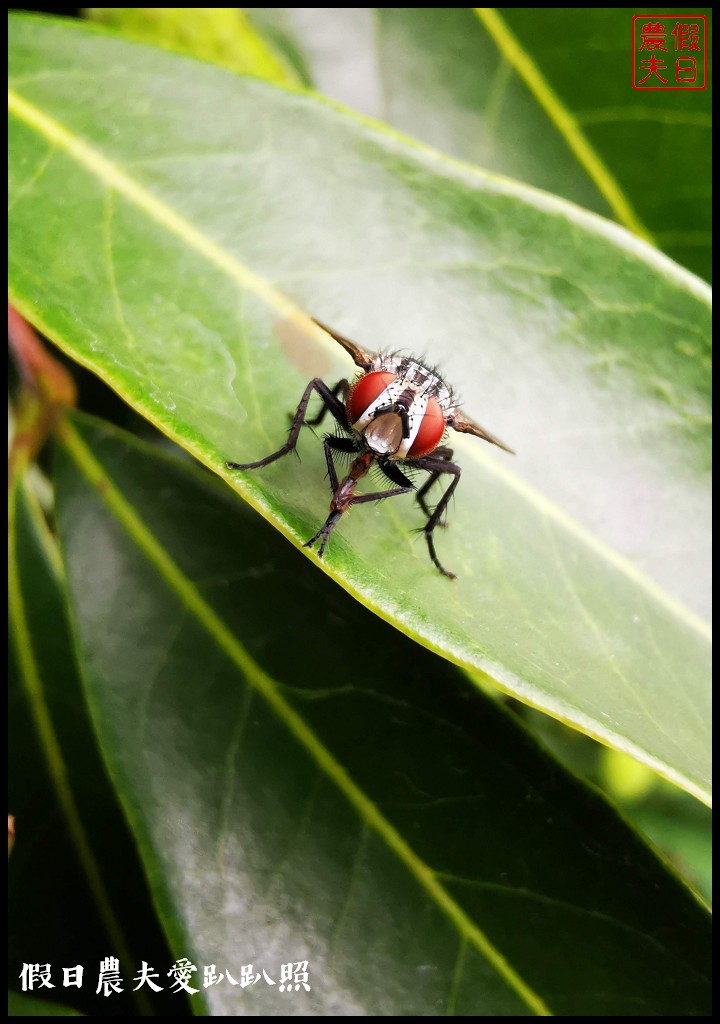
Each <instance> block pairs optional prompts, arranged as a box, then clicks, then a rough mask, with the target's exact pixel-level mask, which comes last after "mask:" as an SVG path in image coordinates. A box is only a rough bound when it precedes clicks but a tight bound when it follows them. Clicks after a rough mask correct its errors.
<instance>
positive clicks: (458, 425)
mask: <svg viewBox="0 0 720 1024" xmlns="http://www.w3.org/2000/svg"><path fill="white" fill-rule="evenodd" d="M447 424H448V426H449V427H452V428H453V430H457V432H458V433H459V434H474V436H475V437H481V438H482V439H483V441H489V442H490V444H496V445H497V446H498V448H502V450H503V451H505V452H510V454H511V455H515V452H514V451H513V449H512V448H508V446H507V445H506V444H503V442H502V441H500V440H498V438H497V437H495V436H494V435H493V434H491V433H489V432H488V431H487V430H484V429H483V428H482V427H481V426H480V425H479V424H477V423H475V422H474V421H473V420H471V419H468V417H467V416H463V415H461V413H459V412H456V413H454V414H453V416H452V417H451V418H449V419H448V421H447Z"/></svg>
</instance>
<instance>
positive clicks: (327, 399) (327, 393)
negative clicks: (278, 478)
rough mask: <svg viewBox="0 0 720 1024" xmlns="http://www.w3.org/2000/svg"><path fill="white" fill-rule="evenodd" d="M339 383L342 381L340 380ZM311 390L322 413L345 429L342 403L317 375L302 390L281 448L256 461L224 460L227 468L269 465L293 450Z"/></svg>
mask: <svg viewBox="0 0 720 1024" xmlns="http://www.w3.org/2000/svg"><path fill="white" fill-rule="evenodd" d="M340 383H342V381H341V382H340ZM313 391H317V393H318V394H319V395H320V397H321V398H322V400H323V403H324V404H323V415H324V413H325V412H330V413H332V415H333V416H334V417H335V419H336V420H337V422H338V423H339V424H340V426H341V427H342V428H343V429H344V430H347V416H346V415H345V406H344V404H343V403H342V402H341V401H340V399H339V398H338V397H337V395H336V394H334V392H333V391H332V390H331V389H330V388H329V387H328V386H327V384H326V383H325V381H323V380H320V378H319V377H315V378H314V379H313V380H311V381H310V383H309V384H308V386H307V387H306V388H305V391H304V392H303V396H302V398H301V399H300V404H299V405H298V407H297V410H296V412H295V416H294V417H293V421H292V426H291V427H290V434H289V435H288V439H287V441H286V442H285V444H284V445H283V446H282V448H278V450H277V451H276V452H273V453H272V455H266V456H265V458H264V459H258V461H257V462H226V463H225V465H226V466H227V468H228V469H260V468H261V467H262V466H269V465H270V463H271V462H275V460H276V459H281V458H282V457H283V455H287V454H288V452H292V451H294V450H295V447H296V445H297V441H298V436H299V434H300V428H301V427H302V425H303V424H304V423H305V422H307V421H306V419H305V413H306V412H307V407H308V402H309V401H310V398H311V396H312V393H313Z"/></svg>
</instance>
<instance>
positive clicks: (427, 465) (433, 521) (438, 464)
mask: <svg viewBox="0 0 720 1024" xmlns="http://www.w3.org/2000/svg"><path fill="white" fill-rule="evenodd" d="M415 465H416V466H417V468H418V469H426V470H427V471H428V472H429V473H430V474H431V475H430V478H429V483H433V482H434V481H435V480H437V478H438V477H439V476H440V475H441V474H443V473H449V474H450V475H451V476H453V477H454V479H453V480H452V482H451V484H450V486H449V487H448V489H447V490H446V491H445V493H444V494H443V496H442V498H441V499H440V501H439V502H438V503H437V505H436V506H435V509H434V511H433V512H432V514H431V515H430V516H429V518H428V521H427V523H425V526H424V529H423V532H424V534H425V540H426V541H427V546H428V551H429V552H430V558H431V559H432V560H433V563H434V565H435V566H436V567H437V568H438V569H439V570H440V572H441V573H442V574H443V576H447V577H449V578H450V579H451V580H454V579H456V576H455V573H452V572H449V571H448V570H447V569H446V568H445V567H444V566H443V565H442V563H441V562H440V559H439V558H438V556H437V553H436V551H435V541H434V540H433V530H434V529H435V527H436V526H437V525H438V523H439V522H440V520H441V519H442V516H443V513H444V512H445V509H446V508H447V507H448V502H449V501H450V499H451V498H452V496H453V494H454V493H455V488H456V487H457V485H458V484H459V483H460V473H461V470H460V467H459V466H457V465H455V463H454V462H450V461H449V459H448V458H447V457H444V456H441V457H440V458H435V456H434V453H433V455H428V456H426V457H425V458H423V459H418V460H417V461H416V462H415ZM429 483H426V484H425V485H424V487H427V486H428V485H429Z"/></svg>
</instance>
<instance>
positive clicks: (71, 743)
mask: <svg viewBox="0 0 720 1024" xmlns="http://www.w3.org/2000/svg"><path fill="white" fill-rule="evenodd" d="M9 521H10V531H9V542H10V543H9V584H10V585H9V592H8V604H9V614H10V629H9V634H10V669H9V673H8V675H9V716H10V722H11V727H10V752H9V764H8V768H9V793H8V806H9V809H10V811H11V813H12V814H13V816H14V817H15V828H16V837H15V843H14V847H13V852H12V855H11V857H10V861H9V865H8V874H9V878H8V884H9V932H8V946H9V958H8V959H9V964H8V968H9V979H10V981H11V983H14V984H15V985H17V986H18V987H19V986H20V978H21V972H22V967H23V964H25V963H29V964H37V963H40V964H46V963H47V964H50V966H51V971H52V973H51V982H52V984H53V985H54V986H55V987H54V989H52V990H48V989H45V988H41V989H40V990H39V992H40V994H41V995H43V996H45V997H46V998H49V999H52V998H59V999H71V1000H72V1001H73V1002H75V1003H77V1004H78V1006H79V1007H80V1008H81V1009H82V1010H84V1011H85V1012H87V1013H93V1014H105V1013H107V1009H108V1001H107V999H105V998H104V997H103V996H102V995H100V996H98V995H97V994H96V992H95V988H96V986H97V972H98V969H99V965H100V961H101V960H102V959H104V958H105V957H106V956H115V957H117V958H119V960H120V963H121V970H122V973H123V975H124V977H125V979H126V982H125V991H124V993H123V994H114V995H113V996H112V1005H113V1007H114V1009H115V1012H117V1013H125V1014H129V1013H132V1012H133V1011H137V1010H138V1009H139V1010H140V1012H141V1013H142V1015H143V1016H145V1015H148V1010H149V1007H150V1006H151V1003H150V1002H149V1001H148V1000H147V999H146V998H145V997H144V995H143V993H142V992H140V993H138V995H137V996H133V995H132V986H130V985H129V981H130V979H131V978H132V977H133V974H134V972H135V970H136V969H137V967H138V966H139V964H140V961H141V959H142V958H160V957H162V958H163V962H168V966H169V964H170V963H172V960H171V959H170V960H169V961H168V951H167V948H166V946H165V943H164V940H163V936H162V934H161V932H160V929H159V927H158V924H157V920H156V919H155V917H154V915H153V914H152V912H151V911H150V909H149V903H150V900H149V893H148V888H147V885H146V882H145V880H144V877H143V874H142V869H141V867H140V864H139V861H138V857H137V853H136V851H135V847H134V843H133V840H132V838H131V836H130V834H129V832H128V828H127V824H126V823H125V821H124V819H123V816H122V813H121V812H120V809H119V807H118V803H117V798H116V796H115V794H114V792H113V790H112V788H111V786H110V784H109V781H108V779H107V775H106V773H105V770H104V767H103V764H102V761H101V759H100V756H99V753H98V750H97V745H96V740H95V737H94V733H93V730H92V727H91V725H90V721H89V717H88V714H87V709H86V706H85V699H84V695H83V691H82V688H81V685H80V681H79V678H78V673H77V667H76V663H75V657H74V653H73V649H72V638H71V635H70V626H69V622H68V618H67V610H66V607H65V595H64V593H63V583H62V579H61V576H60V570H59V556H58V553H57V550H56V548H55V546H54V542H53V540H52V538H51V537H50V536H49V534H48V531H47V527H46V526H45V525H44V523H43V520H42V516H41V514H40V512H39V510H38V507H37V504H36V502H35V501H34V500H33V499H32V496H31V495H30V494H29V492H28V490H27V488H26V487H25V484H24V482H23V481H21V482H20V483H19V484H18V485H17V486H16V487H13V489H12V492H11V502H10V516H9ZM77 964H79V965H81V966H83V967H84V969H85V974H84V981H83V987H82V989H81V990H77V989H74V988H72V989H70V990H68V989H65V988H63V987H62V981H63V974H62V968H63V967H73V966H75V965H77ZM12 995H13V994H11V997H12ZM24 1002H28V1003H30V1000H29V999H27V1000H24ZM178 1002H180V1003H181V1001H179V1000H177V999H175V998H173V1000H172V1003H173V1010H174V1012H175V1013H180V1014H182V1012H183V1007H182V1005H178ZM42 1005H43V1006H44V1005H45V1004H42ZM152 1006H153V1007H154V1008H157V1009H158V1010H159V1011H160V1010H162V1009H163V1007H164V1009H165V1010H166V1011H167V1009H168V1007H167V1006H164V1000H163V999H160V1000H158V998H157V997H155V998H154V999H153V1000H152ZM50 1012H55V1013H58V1014H64V1013H70V1012H73V1013H74V1012H75V1011H69V1010H65V1009H64V1008H62V1007H60V1008H59V1009H57V1010H55V1011H50V1010H48V1011H43V1012H40V1011H39V1010H38V1011H36V1013H35V1015H36V1016H46V1015H47V1013H50ZM20 1013H21V1011H20V1009H18V1008H14V1009H11V1015H13V1016H19V1015H20ZM150 1013H152V1010H150ZM23 1015H24V1016H32V1015H33V1014H32V1012H31V1011H30V1010H25V1011H23Z"/></svg>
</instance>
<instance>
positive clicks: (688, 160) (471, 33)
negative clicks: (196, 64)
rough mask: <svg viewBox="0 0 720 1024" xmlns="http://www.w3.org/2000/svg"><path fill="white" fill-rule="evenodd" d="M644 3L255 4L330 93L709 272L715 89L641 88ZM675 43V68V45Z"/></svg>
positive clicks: (261, 19) (263, 23) (266, 24)
mask: <svg viewBox="0 0 720 1024" xmlns="http://www.w3.org/2000/svg"><path fill="white" fill-rule="evenodd" d="M687 10H688V13H689V14H690V13H692V14H694V15H697V14H698V13H700V14H703V13H704V14H706V15H708V16H709V15H710V13H711V12H710V8H695V7H693V8H688V9H687ZM642 13H645V10H644V9H643V8H628V7H612V8H608V7H577V8H562V9H560V8H547V7H533V8H529V7H503V8H488V7H479V8H472V7H423V8H419V7H362V8H357V7H356V8H332V9H328V8H319V7H317V8H305V7H270V8H260V7H257V8H253V9H252V11H251V19H252V21H253V23H254V24H255V25H256V26H257V28H258V29H259V30H260V31H261V32H263V33H264V34H265V35H266V36H267V37H268V38H269V39H271V40H272V41H273V43H274V44H275V45H276V46H277V45H278V42H279V41H283V42H284V45H285V48H286V50H288V51H289V52H290V51H293V50H294V51H295V52H296V53H298V54H300V55H301V57H302V61H303V64H304V68H305V74H307V73H308V71H309V74H310V76H311V79H312V80H313V82H314V84H315V85H316V87H317V88H318V89H320V90H321V91H322V92H324V93H326V94H327V95H329V96H332V97H334V98H335V99H338V100H341V101H342V102H344V103H347V104H349V105H350V106H352V107H354V108H356V109H357V110H360V111H361V112H363V113H365V114H369V115H370V116H373V117H378V118H381V119H382V120H384V121H387V122H388V124H391V125H393V126H394V127H396V128H398V129H400V130H401V131H404V132H408V133H409V134H411V135H414V136H415V137H417V138H419V139H422V140H423V141H424V142H428V143H430V144H431V145H434V146H437V147H438V148H439V149H441V150H443V151H444V152H447V153H451V154H453V155H455V156H459V157H462V158H463V159H466V160H471V161H473V162H474V163H477V164H478V165H479V166H481V167H485V168H486V169H487V170H490V171H497V172H499V173H501V174H508V175H510V176H511V177H514V178H518V179H519V180H521V181H525V182H527V183H528V184H530V185H536V186H538V187H539V188H544V189H547V190H548V191H550V192H555V193H557V194H558V195H562V196H565V197H566V198H567V199H571V200H573V201H574V202H577V203H579V204H580V205H581V206H585V207H588V208H589V209H592V210H595V211H596V212H598V213H601V214H603V215H605V216H612V217H615V218H616V219H617V220H618V221H619V222H620V223H621V224H623V225H625V227H627V228H629V229H630V230H632V231H635V232H636V233H637V234H639V235H640V236H641V237H644V238H647V239H651V240H653V241H654V242H655V243H656V244H657V245H659V246H660V247H661V248H662V249H664V250H665V251H666V252H667V253H669V255H670V256H672V257H673V258H674V259H676V260H678V261H679V262H680V263H682V264H683V265H684V266H687V267H689V268H690V269H691V270H694V271H696V272H697V273H700V274H702V275H703V276H705V277H708V278H709V276H710V259H711V235H710V218H711V210H710V197H711V184H710V174H711V166H710V131H711V116H712V110H711V92H710V90H709V89H708V90H706V91H697V92H685V91H677V92H672V91H671V92H667V91H660V92H652V91H650V92H648V91H643V92H636V91H633V89H632V87H631V61H632V41H631V25H632V17H633V15H634V14H642ZM662 13H676V9H675V8H666V9H664V10H663V12H662ZM668 40H669V43H670V49H671V50H672V45H673V40H672V38H670V37H669V36H668ZM664 56H667V57H668V61H667V64H668V67H670V68H674V60H675V56H676V55H675V54H674V53H670V54H668V55H664ZM650 168H651V169H652V171H651V173H650V172H649V169H650Z"/></svg>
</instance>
